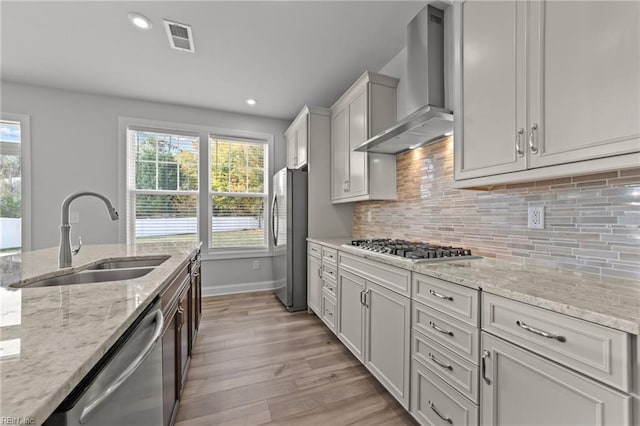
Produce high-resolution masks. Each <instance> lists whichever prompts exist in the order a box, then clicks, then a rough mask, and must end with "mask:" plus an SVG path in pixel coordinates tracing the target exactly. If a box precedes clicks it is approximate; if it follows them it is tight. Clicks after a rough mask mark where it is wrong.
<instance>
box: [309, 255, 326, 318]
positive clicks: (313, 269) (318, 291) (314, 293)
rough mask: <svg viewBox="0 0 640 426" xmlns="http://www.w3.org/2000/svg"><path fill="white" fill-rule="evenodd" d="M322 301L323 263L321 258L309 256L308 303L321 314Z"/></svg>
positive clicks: (314, 310)
mask: <svg viewBox="0 0 640 426" xmlns="http://www.w3.org/2000/svg"><path fill="white" fill-rule="evenodd" d="M321 301H322V264H321V263H320V260H319V259H317V258H315V257H313V256H307V305H308V306H309V308H311V309H312V310H313V312H315V313H316V315H320V312H321V311H320V303H321Z"/></svg>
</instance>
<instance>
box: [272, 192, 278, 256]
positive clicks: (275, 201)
mask: <svg viewBox="0 0 640 426" xmlns="http://www.w3.org/2000/svg"><path fill="white" fill-rule="evenodd" d="M277 206H278V196H277V195H275V194H274V195H273V203H271V234H272V235H273V245H274V246H277V245H278V231H277V230H276V222H277V220H276V208H277Z"/></svg>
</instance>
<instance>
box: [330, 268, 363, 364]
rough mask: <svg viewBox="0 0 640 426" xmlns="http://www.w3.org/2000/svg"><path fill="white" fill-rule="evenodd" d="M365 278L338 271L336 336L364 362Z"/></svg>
mask: <svg viewBox="0 0 640 426" xmlns="http://www.w3.org/2000/svg"><path fill="white" fill-rule="evenodd" d="M365 285H366V283H365V281H364V279H363V278H361V277H359V276H357V275H354V274H352V273H350V272H347V271H343V270H342V269H340V270H339V271H338V297H337V301H338V317H339V320H338V327H337V330H336V334H337V335H338V338H339V339H340V341H341V342H342V343H344V345H345V346H346V347H347V348H349V350H350V351H351V352H352V353H353V354H354V355H355V357H356V358H358V359H359V360H360V361H363V360H364V355H363V351H364V309H365V307H364V305H363V303H362V301H363V295H364V288H365Z"/></svg>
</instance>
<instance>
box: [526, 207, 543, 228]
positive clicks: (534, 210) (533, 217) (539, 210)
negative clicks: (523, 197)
mask: <svg viewBox="0 0 640 426" xmlns="http://www.w3.org/2000/svg"><path fill="white" fill-rule="evenodd" d="M527 227H528V228H529V229H544V207H529V221H528V225H527Z"/></svg>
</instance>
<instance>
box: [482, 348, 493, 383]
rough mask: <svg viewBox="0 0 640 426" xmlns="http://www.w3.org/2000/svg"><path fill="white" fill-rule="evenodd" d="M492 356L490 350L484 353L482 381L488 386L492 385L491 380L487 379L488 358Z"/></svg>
mask: <svg viewBox="0 0 640 426" xmlns="http://www.w3.org/2000/svg"><path fill="white" fill-rule="evenodd" d="M490 355H491V352H489V351H488V350H486V349H485V350H483V351H482V380H484V381H485V382H486V383H487V384H488V385H490V384H491V380H489V379H488V378H487V374H486V373H487V361H486V360H487V358H489V356H490Z"/></svg>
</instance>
